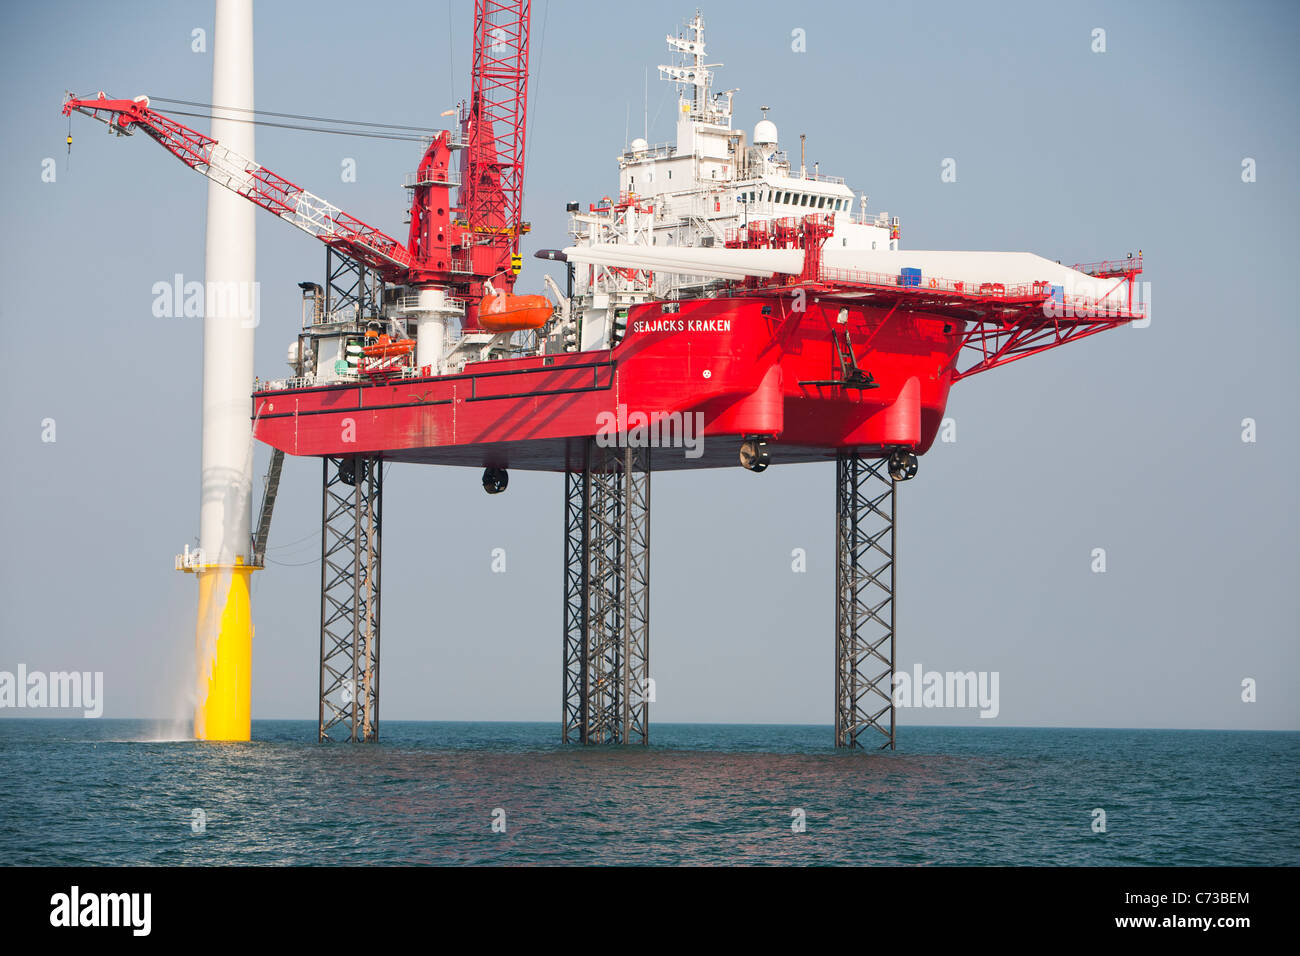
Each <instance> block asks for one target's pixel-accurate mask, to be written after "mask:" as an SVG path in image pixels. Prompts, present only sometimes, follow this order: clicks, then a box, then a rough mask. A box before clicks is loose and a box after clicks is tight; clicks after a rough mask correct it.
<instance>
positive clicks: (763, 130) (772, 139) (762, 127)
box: [754, 119, 777, 146]
mask: <svg viewBox="0 0 1300 956" xmlns="http://www.w3.org/2000/svg"><path fill="white" fill-rule="evenodd" d="M776 143H777V138H776V124H775V123H773V122H772V121H771V120H769V119H765V120H759V121H758V125H757V126H755V127H754V145H755V146H775V145H776Z"/></svg>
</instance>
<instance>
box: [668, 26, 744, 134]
mask: <svg viewBox="0 0 1300 956" xmlns="http://www.w3.org/2000/svg"><path fill="white" fill-rule="evenodd" d="M686 31H687V36H680V35H679V36H675V37H673V36H670V37H665V39H666V40H667V41H668V46H669V47H670V48H672V49H674V50H677V51H678V52H679V53H681V54H683V62H682V63H680V64H662V63H661V64H660V65H659V76H660V78H661V79H665V80H674V81H676V83H677V89H678V93H679V100H678V103H679V104H680V105H682V106H686V105H688V104H689V110H690V118H691V119H693V120H697V121H700V122H704V123H713V122H717V120H718V119H720V118H721V117H720V116H718V115H716V111H715V110H714V109H713V104H712V100H711V99H710V97H709V91H710V88H711V86H712V82H713V68H714V67H719V66H722V64H721V63H705V62H704V60H705V56H704V18H703V17H701V16H700V12H699V11H698V10H697V11H695V16H694V17H692V18H691V19H690V20H689V21H688V22H687V24H686ZM685 87H690V88H691V89H690V94H689V100H688V98H687V95H686V94H685V91H684V88H685ZM729 113H730V111H728V115H729Z"/></svg>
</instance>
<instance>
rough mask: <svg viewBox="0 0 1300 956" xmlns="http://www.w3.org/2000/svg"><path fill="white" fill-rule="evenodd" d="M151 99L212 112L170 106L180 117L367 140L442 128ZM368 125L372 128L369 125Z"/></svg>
mask: <svg viewBox="0 0 1300 956" xmlns="http://www.w3.org/2000/svg"><path fill="white" fill-rule="evenodd" d="M149 99H150V102H158V103H168V104H176V105H179V106H193V107H196V108H199V109H203V110H207V111H209V112H204V113H197V112H191V111H188V110H178V109H171V108H168V109H167V113H168V114H170V115H176V116H193V117H196V118H199V119H213V118H215V119H223V120H226V121H228V122H232V123H250V124H253V125H257V126H274V127H278V128H280V129H293V130H300V131H303V132H308V133H333V134H334V135H336V136H360V137H364V138H367V139H387V140H398V141H402V142H424V141H427V140H428V139H429V138H430V137H431V136H435V135H437V134H438V133H439V132H441V130H438V129H435V128H433V127H430V126H406V125H402V124H399V123H375V122H371V121H369V120H343V119H332V118H330V117H325V116H307V115H304V114H301V113H279V112H275V111H273V110H255V109H247V108H244V107H238V106H219V105H216V104H213V103H200V102H198V101H196V100H178V99H171V98H170V97H166V96H151V97H150V98H149ZM222 112H226V113H246V114H251V118H247V119H246V118H242V117H237V116H219V115H218V116H214V115H213V114H214V113H222ZM260 117H276V118H279V119H293V120H303V121H304V122H306V123H330V124H334V125H336V126H353V127H362V128H359V129H330V128H328V127H324V126H312V125H300V124H296V123H278V122H274V121H272V120H270V119H263V118H260ZM366 127H368V128H366Z"/></svg>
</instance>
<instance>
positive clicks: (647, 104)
mask: <svg viewBox="0 0 1300 956" xmlns="http://www.w3.org/2000/svg"><path fill="white" fill-rule="evenodd" d="M644 89H645V113H644V114H643V115H644V117H645V131H644V132H643V133H642V134H641V135H642V136H643V137H645V141H646V142H647V143H648V142H650V67H648V66H647V67H646V68H645V87H644Z"/></svg>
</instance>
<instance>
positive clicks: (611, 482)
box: [64, 0, 1144, 747]
mask: <svg viewBox="0 0 1300 956" xmlns="http://www.w3.org/2000/svg"><path fill="white" fill-rule="evenodd" d="M528 25H529V3H528V0H513V2H504V0H503V2H497V0H476V16H475V51H474V73H473V87H472V92H471V97H470V100H469V101H468V102H467V103H466V104H463V105H462V107H461V109H460V112H459V128H458V129H456V130H454V131H444V132H442V133H439V134H438V135H436V136H435V137H433V139H432V140H431V142H429V144H428V146H427V148H426V149H425V151H424V154H423V157H422V159H421V161H420V164H419V167H418V170H417V172H416V173H414V174H412V175H411V176H409V177H408V182H407V186H408V188H410V189H411V191H412V194H413V195H412V201H411V207H410V233H409V236H408V239H407V241H406V242H405V243H403V242H400V241H399V240H397V239H394V238H392V237H391V236H388V235H386V234H384V233H383V232H381V231H380V230H378V229H376V228H374V227H372V226H369V225H367V224H366V223H363V222H361V221H360V220H358V219H356V218H355V217H352V216H349V215H348V214H346V213H344V212H342V211H341V210H339V209H337V208H336V207H334V206H332V205H330V204H329V203H327V202H325V201H324V200H322V199H320V198H319V197H316V196H314V195H313V194H311V193H308V192H307V191H305V190H303V189H302V188H301V187H299V186H297V185H295V184H293V183H291V182H289V181H288V180H286V179H284V178H283V177H280V176H278V175H277V174H275V173H273V172H271V171H270V170H268V169H266V168H264V167H262V166H259V165H257V164H256V163H253V162H251V161H248V160H245V159H243V158H242V157H239V156H238V155H235V154H233V153H231V152H230V151H228V150H226V149H224V148H223V147H222V146H221V144H219V143H217V142H215V141H213V140H211V139H210V138H208V137H206V136H204V135H203V134H201V133H197V132H195V131H193V130H190V129H188V128H186V127H184V126H182V125H181V124H179V123H177V122H176V121H174V120H172V119H169V118H168V117H166V116H164V115H162V114H160V113H158V112H156V111H154V110H152V109H151V108H150V107H149V105H148V101H147V98H143V97H142V98H140V99H138V100H109V99H105V98H103V95H102V94H101V96H100V98H97V99H70V100H69V101H68V102H67V103H66V104H65V106H64V111H65V112H71V111H73V110H76V111H80V112H83V113H88V114H91V115H93V116H96V117H98V118H101V119H105V120H107V121H108V122H109V123H110V124H111V125H112V127H113V128H114V129H116V130H118V131H121V132H132V131H135V130H139V131H142V132H144V133H146V134H147V135H149V136H151V137H152V138H154V139H155V140H157V141H158V142H159V143H160V144H161V145H163V146H164V148H166V149H167V150H169V151H170V152H172V153H173V154H174V155H176V156H177V157H178V158H180V159H181V160H182V161H183V162H185V163H186V164H187V165H189V166H191V167H192V168H195V169H196V170H198V171H200V172H203V173H204V174H205V175H207V176H209V177H210V178H213V179H216V180H217V181H219V182H221V183H223V184H224V185H226V186H228V187H229V188H231V189H233V190H235V191H237V192H238V193H239V194H240V195H243V196H245V197H246V198H248V199H249V200H250V201H252V202H254V203H256V204H257V205H259V206H261V207H263V208H264V209H267V210H268V211H270V212H271V213H273V214H274V215H276V216H278V217H280V218H282V219H285V220H287V221H289V222H290V223H291V224H293V225H295V226H297V227H299V228H300V229H303V230H304V231H306V232H308V233H310V234H311V235H313V236H315V237H317V238H318V239H320V240H321V241H322V242H324V243H325V244H326V245H327V246H328V247H329V250H330V251H329V253H328V254H327V278H326V282H325V283H324V284H323V285H318V284H315V283H301V286H302V288H303V291H304V314H303V325H302V328H301V331H300V334H299V336H298V339H297V341H296V342H295V343H294V344H293V345H292V346H291V348H290V353H289V360H290V364H291V366H292V369H293V374H292V375H291V376H289V377H286V378H284V379H282V380H276V381H260V382H259V383H258V386H257V388H256V390H255V392H254V394H253V407H252V415H253V418H254V433H255V435H256V437H257V438H258V439H260V440H261V441H263V442H265V443H267V444H268V445H270V446H272V447H273V448H274V449H276V457H274V458H273V462H272V473H273V474H272V479H273V480H270V481H268V495H267V501H266V502H265V503H264V506H263V520H262V523H261V526H260V527H259V531H258V535H257V537H258V542H257V543H258V545H259V547H258V548H257V549H256V551H255V553H256V554H257V555H258V557H259V559H260V556H261V554H262V553H263V552H264V548H265V542H266V531H267V528H268V527H269V517H270V506H271V505H272V504H273V502H274V484H275V483H276V482H278V473H279V462H280V461H281V460H282V453H287V454H291V455H304V456H314V457H319V458H321V459H323V460H324V461H325V472H324V495H325V500H324V520H325V528H324V532H325V533H324V535H323V537H324V541H323V551H322V672H321V673H322V680H321V727H320V733H321V736H322V737H329V736H337V735H338V731H337V730H336V729H335V728H340V727H341V728H342V729H343V730H345V731H347V732H348V733H349V734H350V736H351V737H352V738H353V739H374V738H375V737H376V736H377V732H378V731H377V727H378V724H377V708H378V680H377V668H378V660H377V659H378V651H377V648H378V561H379V557H378V555H379V548H378V537H379V527H380V522H379V502H380V495H381V487H382V472H381V469H380V467H379V463H380V462H412V463H425V464H448V465H472V466H477V467H481V468H483V469H484V472H483V485H484V488H485V489H486V490H487V491H488V492H490V493H497V492H500V491H503V490H504V489H505V488H506V485H507V481H508V470H509V469H512V468H514V469H531V470H546V471H557V472H563V473H564V474H565V475H566V479H565V515H566V520H565V555H566V575H565V602H564V608H565V613H564V632H565V639H564V647H565V653H564V672H563V673H564V698H565V704H564V728H563V734H564V739H565V740H570V739H574V740H580V741H582V742H598V741H607V740H608V741H616V742H641V743H644V742H646V741H647V740H648V704H649V701H650V700H651V699H652V698H653V691H652V688H653V681H652V680H651V679H650V675H649V653H648V647H649V644H648V634H649V626H648V593H649V592H648V561H649V548H648V507H649V474H650V472H651V471H652V470H664V469H684V468H702V467H721V466H724V465H734V464H736V463H737V462H738V463H740V464H741V465H742V466H744V467H745V468H748V469H749V470H751V471H755V472H761V471H762V470H764V469H765V468H767V467H768V465H769V463H779V462H806V461H818V460H827V461H836V462H837V484H836V488H837V491H836V507H837V515H838V519H839V529H840V530H839V542H838V545H839V547H838V550H839V555H838V562H837V584H836V595H837V635H836V646H837V680H836V696H837V700H836V742H837V744H839V745H846V746H860V745H861V744H862V743H863V742H864V741H865V740H866V739H868V738H870V737H875V739H877V740H879V741H880V743H881V745H883V746H887V747H892V746H893V744H894V703H893V697H892V693H891V690H892V675H893V669H894V613H893V587H894V585H893V537H894V517H895V513H894V507H895V484H896V483H897V482H899V481H903V480H906V479H909V478H911V477H912V476H913V475H914V474H915V473H916V469H917V456H919V455H922V454H924V453H925V452H926V451H927V450H928V449H929V448H930V446H931V444H932V443H933V442H934V440H935V437H936V435H937V433H938V430H939V428H940V424H941V421H942V419H943V416H944V409H945V406H946V403H947V399H948V392H949V389H950V388H951V387H952V386H953V384H954V383H955V382H957V381H960V380H961V379H963V378H965V377H967V376H970V375H974V374H976V373H977V372H982V371H986V370H988V369H992V368H996V367H998V366H1000V365H1005V364H1007V363H1009V362H1013V361H1016V360H1018V359H1021V358H1024V357H1026V356H1029V355H1033V354H1036V353H1038V352H1042V351H1046V350H1048V349H1052V348H1055V347H1057V346H1060V345H1063V344H1065V343H1067V342H1070V341H1074V340H1076V339H1080V338H1084V337H1086V336H1088V335H1092V334H1095V333H1097V332H1101V331H1104V330H1105V329H1109V328H1114V327H1116V326H1119V325H1124V324H1127V323H1128V322H1130V321H1133V320H1135V319H1139V318H1142V317H1143V315H1144V306H1143V305H1142V303H1140V302H1139V301H1137V299H1136V294H1137V291H1138V289H1137V283H1136V281H1135V280H1136V276H1137V275H1139V274H1140V273H1141V271H1142V258H1141V254H1140V253H1139V254H1138V255H1137V256H1126V257H1125V258H1122V259H1118V260H1114V261H1110V262H1102V263H1097V264H1092V265H1088V266H1074V267H1065V266H1062V265H1060V264H1059V263H1056V262H1053V261H1050V260H1047V259H1044V258H1041V257H1039V256H1036V255H1032V254H1030V253H997V252H951V251H906V250H903V249H900V247H899V243H900V224H899V220H898V219H897V218H891V217H890V216H889V215H888V214H886V213H881V214H876V215H869V214H868V213H867V212H866V208H865V207H866V199H867V197H866V196H857V195H855V194H854V192H853V191H852V190H851V189H849V188H848V186H846V185H845V183H844V181H843V180H842V179H839V178H837V177H831V176H826V175H822V174H821V173H820V172H819V171H817V170H816V169H814V171H812V172H810V171H809V170H808V169H807V166H806V163H805V161H804V158H803V156H802V155H801V157H800V161H799V163H798V166H797V167H796V166H794V165H792V163H791V161H790V160H789V159H787V156H786V154H785V153H784V152H783V151H781V149H780V148H779V144H778V137H777V129H776V125H775V123H774V122H773V121H771V120H769V119H768V118H767V117H766V112H767V111H766V108H764V111H763V112H764V115H763V118H762V119H761V120H760V121H759V122H758V123H757V125H756V126H755V128H754V130H753V134H752V139H751V138H750V137H748V136H747V134H746V132H745V131H743V130H737V129H733V126H732V99H733V93H734V92H735V91H727V92H725V93H719V94H714V93H713V92H712V88H711V82H712V76H713V67H715V66H718V65H719V64H709V63H706V62H705V60H706V58H705V43H704V24H703V21H702V20H701V18H700V17H699V15H698V14H697V15H696V16H695V17H694V18H692V19H691V20H690V21H689V22H688V23H687V24H686V26H685V29H684V31H683V32H682V33H680V34H679V35H678V36H675V37H673V36H670V37H668V38H667V42H668V45H669V48H670V50H671V51H672V52H673V53H674V54H676V57H675V62H674V63H672V64H667V65H663V66H661V67H660V73H661V76H662V77H663V78H664V79H666V80H668V81H670V82H673V83H675V84H676V85H677V89H678V101H677V105H678V110H677V117H678V119H677V131H676V132H677V135H676V142H675V143H672V144H662V145H651V144H650V143H648V142H647V141H646V139H644V138H638V139H636V140H633V141H632V143H630V144H628V145H627V147H626V148H625V150H624V152H623V153H622V155H621V156H620V157H619V167H620V183H619V188H618V190H617V198H615V197H614V196H613V195H610V196H605V197H603V198H602V199H601V200H600V201H599V202H594V203H589V204H588V205H587V207H586V209H585V210H583V209H581V207H580V205H579V204H578V203H570V204H569V207H568V211H569V213H570V214H571V233H572V240H573V241H572V243H571V244H570V245H568V246H567V247H564V248H560V249H550V250H544V251H543V252H541V253H538V256H539V257H541V258H545V259H549V260H552V261H556V262H562V263H564V264H565V267H566V272H567V282H566V285H565V288H564V289H561V288H560V287H559V285H558V284H557V283H556V282H554V281H553V280H552V279H551V278H550V277H549V276H547V277H546V278H545V281H546V283H547V286H548V290H549V293H550V295H549V297H547V296H540V295H527V296H525V295H515V293H514V291H513V290H514V284H515V280H516V276H517V275H518V273H519V272H520V269H521V265H522V262H521V259H520V251H519V243H520V238H521V236H522V235H523V234H524V233H525V232H527V231H528V224H527V223H525V222H524V221H523V219H522V182H523V162H524V130H525V123H524V118H525V108H526V86H527V83H526V80H527V62H528ZM801 140H802V137H801ZM801 154H802V149H801ZM855 203H856V204H857V208H856V209H855V208H854V207H855ZM340 522H341V523H342V524H341V525H340ZM335 526H338V527H341V528H342V530H338V527H335ZM337 595H342V596H341V597H339V596H337ZM359 648H360V649H361V650H362V651H363V652H364V653H362V654H361V655H360V658H359V657H358V649H359ZM358 661H360V662H358ZM357 687H362V688H364V693H361V694H358V693H356V692H355V688H357ZM348 688H353V690H348ZM876 732H879V736H876ZM860 738H862V739H860Z"/></svg>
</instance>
